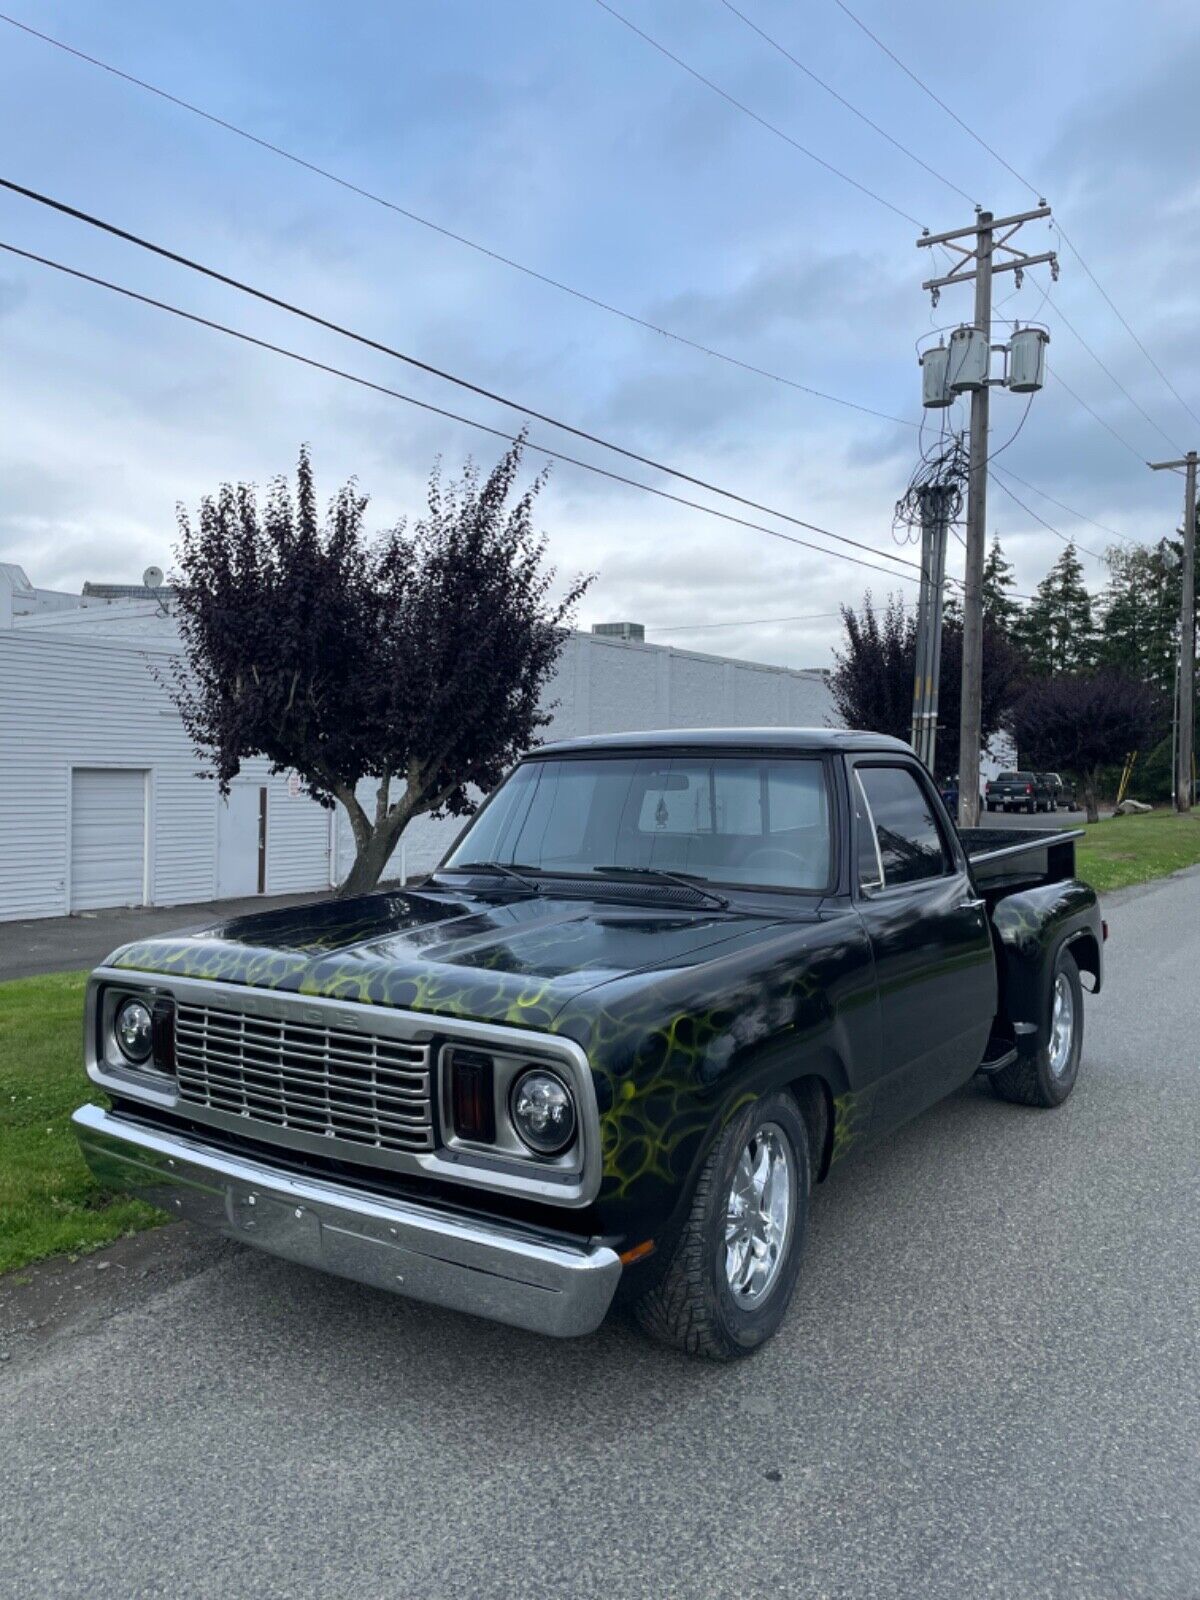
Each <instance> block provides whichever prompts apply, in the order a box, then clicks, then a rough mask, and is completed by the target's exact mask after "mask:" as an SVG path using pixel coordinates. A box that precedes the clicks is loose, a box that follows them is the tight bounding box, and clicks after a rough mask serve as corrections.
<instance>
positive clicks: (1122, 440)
mask: <svg viewBox="0 0 1200 1600" xmlns="http://www.w3.org/2000/svg"><path fill="white" fill-rule="evenodd" d="M1046 374H1047V376H1048V377H1051V378H1053V379H1054V381H1055V383H1057V384H1058V386H1059V388H1060V389H1065V390H1066V391H1067V393H1068V394H1069V395H1070V396H1071V399H1072V400H1074V402H1075V404H1076V405H1078V406H1082V407H1083V409H1084V410H1085V411H1086V412H1087V414H1088V416H1089V417H1092V418H1094V419H1095V421H1097V422H1098V423H1099V424H1100V426H1101V427H1102V428H1104V429H1106V430H1107V431H1108V432H1109V433H1111V434H1112V436H1113V438H1114V439H1115V440H1116V441H1117V443H1118V444H1120V445H1124V447H1125V449H1126V450H1128V451H1129V454H1130V455H1131V456H1132V457H1133V459H1134V460H1135V461H1137V462H1140V463H1141V465H1142V466H1143V467H1144V466H1145V465H1146V458H1145V456H1144V455H1143V454H1142V452H1141V451H1140V450H1139V449H1138V447H1137V446H1136V445H1133V444H1130V442H1129V440H1128V439H1127V438H1126V437H1125V435H1124V434H1123V433H1119V432H1118V431H1117V429H1116V428H1114V427H1113V425H1112V423H1111V422H1108V421H1106V419H1105V418H1104V417H1102V416H1101V415H1100V413H1099V412H1098V411H1095V410H1093V408H1092V407H1091V406H1090V405H1089V404H1088V403H1087V401H1086V400H1085V399H1084V398H1083V396H1082V395H1081V394H1078V393H1077V392H1076V391H1075V390H1074V389H1072V387H1071V385H1070V384H1069V383H1068V382H1067V380H1066V379H1065V378H1064V377H1063V375H1062V374H1061V373H1060V372H1059V371H1058V369H1057V367H1052V366H1051V365H1050V363H1049V362H1047V363H1046Z"/></svg>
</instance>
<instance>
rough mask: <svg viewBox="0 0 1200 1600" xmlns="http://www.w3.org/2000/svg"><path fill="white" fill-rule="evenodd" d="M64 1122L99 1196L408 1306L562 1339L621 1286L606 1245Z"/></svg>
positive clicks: (598, 1318) (112, 1127)
mask: <svg viewBox="0 0 1200 1600" xmlns="http://www.w3.org/2000/svg"><path fill="white" fill-rule="evenodd" d="M71 1120H72V1122H73V1123H74V1125H75V1133H76V1136H77V1137H78V1139H79V1144H80V1147H81V1149H82V1150H83V1154H84V1157H85V1159H86V1160H87V1163H88V1166H89V1167H90V1168H91V1169H92V1172H93V1173H94V1174H95V1176H96V1178H97V1180H98V1181H99V1182H100V1183H102V1184H103V1185H104V1187H105V1188H106V1189H116V1190H128V1191H129V1192H130V1193H133V1194H137V1195H140V1196H141V1197H143V1198H144V1199H147V1200H149V1201H151V1202H152V1203H153V1204H154V1205H157V1206H161V1207H162V1209H163V1210H165V1211H167V1212H169V1213H170V1214H171V1215H173V1216H179V1217H186V1218H187V1219H188V1220H189V1221H191V1222H197V1223H200V1224H202V1225H203V1226H205V1227H210V1228H215V1229H216V1230H217V1231H219V1232H221V1233H224V1234H227V1235H228V1236H229V1237H230V1238H233V1239H240V1240H242V1241H243V1242H244V1243H246V1244H252V1245H257V1246H258V1247H259V1248H260V1249H262V1250H268V1251H270V1252H271V1253H272V1254H273V1255H278V1256H283V1257H285V1258H286V1259H287V1260H289V1261H296V1262H299V1263H300V1264H301V1265H303V1266H308V1267H319V1268H321V1269H322V1270H324V1271H326V1272H334V1273H338V1274H339V1275H340V1276H342V1277H344V1278H354V1279H355V1280H357V1281H358V1282H359V1283H366V1284H370V1285H371V1286H372V1287H374V1288H377V1289H389V1290H391V1291H392V1292H393V1293H394V1294H403V1295H408V1296H409V1297H410V1298H412V1299H414V1300H426V1301H429V1302H430V1303H431V1304H433V1305H439V1306H448V1307H450V1308H451V1309H452V1310H455V1311H470V1312H473V1313H474V1314H475V1315H476V1316H480V1317H490V1318H492V1319H493V1320H494V1321H496V1322H507V1323H511V1324H513V1326H515V1327H518V1328H529V1329H531V1330H532V1331H533V1332H535V1333H545V1334H552V1335H554V1336H556V1337H558V1338H569V1337H571V1336H573V1335H577V1334H583V1333H591V1332H592V1330H593V1329H594V1328H597V1327H598V1326H599V1325H600V1323H601V1322H602V1321H603V1319H604V1314H605V1312H606V1311H607V1310H608V1307H609V1304H610V1303H611V1301H612V1297H613V1294H614V1292H615V1290H616V1287H617V1279H618V1278H619V1277H620V1275H621V1262H620V1260H619V1258H618V1257H617V1255H616V1253H615V1252H614V1251H613V1250H611V1249H609V1248H608V1246H606V1245H593V1246H591V1247H587V1248H585V1247H583V1246H580V1247H579V1248H574V1247H572V1246H569V1245H565V1244H562V1243H559V1242H558V1241H550V1240H546V1239H544V1238H542V1237H540V1236H539V1235H538V1234H537V1233H536V1232H534V1231H533V1230H531V1229H522V1228H520V1227H517V1226H514V1225H509V1224H505V1223H499V1222H497V1223H491V1222H477V1221H468V1220H466V1219H464V1218H461V1217H457V1216H454V1215H452V1214H451V1213H449V1212H444V1211H438V1210H435V1209H432V1208H426V1207H424V1206H416V1205H412V1204H409V1203H408V1202H406V1201H401V1200H388V1199H383V1198H381V1197H377V1196H375V1195H371V1194H366V1193H363V1192H362V1191H360V1190H356V1189H353V1188H349V1187H346V1186H344V1185H342V1184H338V1183H332V1182H328V1183H327V1182H325V1181H323V1180H319V1179H315V1178H306V1177H297V1176H294V1175H292V1174H291V1173H286V1172H279V1171H275V1170H274V1169H273V1168H271V1167H270V1166H267V1165H265V1164H262V1163H259V1162H257V1161H251V1160H247V1159H246V1158H245V1157H242V1156H234V1155H229V1154H227V1153H225V1152H224V1151H221V1150H215V1149H211V1148H210V1147H208V1146H206V1145H204V1144H203V1143H201V1142H200V1141H199V1140H197V1139H194V1138H190V1137H188V1136H186V1135H184V1134H177V1133H167V1132H160V1131H158V1130H157V1129H153V1130H152V1129H149V1128H144V1127H141V1126H139V1125H138V1124H136V1123H133V1122H130V1121H127V1120H126V1119H125V1118H123V1117H120V1116H116V1115H114V1114H113V1113H112V1112H110V1111H104V1110H102V1109H101V1108H100V1107H99V1106H92V1105H87V1106H81V1107H80V1108H79V1110H78V1111H76V1113H75V1115H74V1116H73V1117H72V1119H71Z"/></svg>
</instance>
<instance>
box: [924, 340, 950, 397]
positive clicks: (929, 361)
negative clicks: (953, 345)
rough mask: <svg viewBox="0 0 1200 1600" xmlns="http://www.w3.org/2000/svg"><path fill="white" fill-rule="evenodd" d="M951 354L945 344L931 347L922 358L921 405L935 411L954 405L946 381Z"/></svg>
mask: <svg viewBox="0 0 1200 1600" xmlns="http://www.w3.org/2000/svg"><path fill="white" fill-rule="evenodd" d="M949 364H950V352H949V350H947V349H946V346H945V345H944V344H939V345H937V346H936V347H931V348H930V349H928V350H926V352H925V354H924V355H923V356H922V357H921V404H922V405H923V406H927V407H929V409H930V410H935V409H937V408H938V407H940V406H948V405H952V404H953V403H954V396H953V395H952V394H951V393H950V385H949V383H948V382H947V381H946V379H947V372H948V368H949Z"/></svg>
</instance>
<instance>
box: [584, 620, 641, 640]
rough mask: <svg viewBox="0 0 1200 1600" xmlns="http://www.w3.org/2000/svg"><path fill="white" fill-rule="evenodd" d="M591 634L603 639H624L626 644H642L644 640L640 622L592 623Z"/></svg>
mask: <svg viewBox="0 0 1200 1600" xmlns="http://www.w3.org/2000/svg"><path fill="white" fill-rule="evenodd" d="M592 632H593V633H596V634H599V635H600V636H601V637H602V638H604V639H624V640H625V642H626V644H644V643H645V640H646V626H645V624H644V623H642V622H593V623H592Z"/></svg>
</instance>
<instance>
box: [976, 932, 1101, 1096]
mask: <svg viewBox="0 0 1200 1600" xmlns="http://www.w3.org/2000/svg"><path fill="white" fill-rule="evenodd" d="M1046 1033H1047V1042H1046V1043H1045V1044H1042V1045H1039V1046H1038V1049H1037V1052H1036V1054H1035V1055H1032V1056H1018V1058H1017V1060H1016V1061H1014V1062H1013V1063H1012V1065H1011V1066H1008V1067H1002V1068H1001V1070H1000V1071H999V1072H993V1073H992V1074H991V1085H992V1088H993V1090H994V1091H995V1093H996V1094H997V1095H999V1097H1000V1099H1001V1100H1010V1101H1012V1103H1013V1104H1014V1105H1020V1106H1041V1107H1044V1108H1045V1109H1047V1110H1048V1109H1051V1108H1053V1107H1054V1106H1060V1105H1062V1103H1063V1101H1064V1100H1065V1099H1066V1098H1067V1097H1068V1095H1069V1094H1070V1093H1071V1090H1072V1089H1073V1088H1074V1087H1075V1080H1076V1078H1078V1076H1079V1058H1080V1055H1081V1054H1082V1052H1083V984H1082V983H1080V981H1079V968H1078V967H1077V966H1076V965H1075V957H1074V956H1073V955H1072V954H1071V952H1070V951H1069V950H1060V951H1059V952H1058V955H1057V957H1056V958H1055V962H1054V977H1053V979H1052V981H1051V984H1050V1004H1049V1016H1048V1018H1047V1027H1046Z"/></svg>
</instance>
